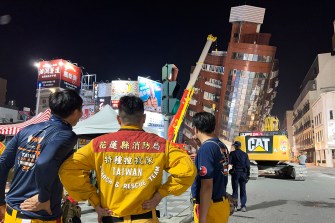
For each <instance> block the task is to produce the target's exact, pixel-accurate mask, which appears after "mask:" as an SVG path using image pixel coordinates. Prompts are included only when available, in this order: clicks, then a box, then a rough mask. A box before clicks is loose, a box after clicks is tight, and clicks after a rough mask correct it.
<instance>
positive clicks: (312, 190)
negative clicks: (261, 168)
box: [229, 167, 335, 223]
mask: <svg viewBox="0 0 335 223" xmlns="http://www.w3.org/2000/svg"><path fill="white" fill-rule="evenodd" d="M307 174H308V177H307V179H306V180H305V181H292V180H290V179H278V178H266V177H260V178H259V179H258V180H253V181H249V183H248V184H247V195H248V201H247V209H248V211H247V212H239V211H238V212H235V213H234V215H233V216H231V217H230V219H229V223H235V222H236V223H237V222H238V223H249V222H294V223H296V222H301V223H305V222H318V223H335V168H322V167H309V168H308V173H307Z"/></svg>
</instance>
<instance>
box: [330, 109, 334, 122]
mask: <svg viewBox="0 0 335 223" xmlns="http://www.w3.org/2000/svg"><path fill="white" fill-rule="evenodd" d="M329 119H330V120H333V119H334V115H333V110H330V111H329Z"/></svg>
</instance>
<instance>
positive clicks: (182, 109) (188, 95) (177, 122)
mask: <svg viewBox="0 0 335 223" xmlns="http://www.w3.org/2000/svg"><path fill="white" fill-rule="evenodd" d="M215 41H216V37H214V36H212V35H208V37H207V42H206V45H205V47H204V49H203V50H202V53H201V55H200V58H199V60H198V62H197V64H196V66H195V68H194V70H193V73H192V74H191V75H190V80H189V82H188V84H187V86H186V89H185V90H184V93H183V96H182V98H181V99H180V106H179V108H178V111H177V113H176V114H175V115H174V117H173V119H172V121H171V123H170V125H169V129H168V140H169V141H170V142H172V143H175V142H176V140H177V136H178V131H179V129H180V126H181V123H182V122H183V120H184V118H185V115H186V111H187V108H188V106H189V104H190V100H191V99H192V95H193V93H194V84H195V82H196V81H197V78H198V76H199V73H200V70H201V68H202V65H203V63H204V61H205V59H206V56H207V53H208V51H209V49H210V47H211V45H212V43H213V42H215Z"/></svg>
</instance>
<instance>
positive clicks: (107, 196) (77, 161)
mask: <svg viewBox="0 0 335 223" xmlns="http://www.w3.org/2000/svg"><path fill="white" fill-rule="evenodd" d="M90 170H95V171H96V175H97V182H98V185H99V193H97V190H96V188H95V187H94V186H93V185H91V184H90V180H89V171H90ZM163 170H165V171H167V172H168V173H170V176H169V177H168V180H167V182H166V183H164V184H163V185H162V176H163ZM59 174H60V178H61V181H62V183H63V185H64V187H65V189H66V190H67V191H68V193H69V195H70V196H71V197H73V198H74V199H75V200H78V201H79V200H89V202H90V203H91V204H92V205H93V206H94V207H95V206H97V205H100V206H101V207H103V208H108V209H110V210H111V211H112V212H113V216H117V217H123V216H127V215H135V214H142V213H145V212H148V210H144V209H142V203H143V202H144V201H146V200H149V199H151V198H152V196H153V195H154V193H155V192H157V191H158V192H159V193H160V195H161V196H162V197H165V196H167V195H168V194H173V195H180V194H182V193H183V192H185V191H186V190H187V189H188V188H189V187H190V186H191V185H192V183H193V181H194V178H195V175H196V169H195V166H194V164H193V162H192V160H191V159H190V158H189V156H188V154H187V153H185V152H184V151H182V149H180V148H178V147H175V146H172V145H171V144H170V143H169V142H168V141H167V140H166V139H164V138H161V137H159V136H157V135H155V134H152V133H147V132H144V131H143V130H141V129H138V128H136V127H134V126H125V127H123V128H122V129H121V130H120V131H118V132H115V133H110V134H106V135H102V136H100V137H97V138H95V139H93V140H92V141H91V142H90V143H89V144H87V145H86V146H84V147H82V148H80V149H79V150H78V151H77V152H75V153H74V155H73V156H71V157H70V158H69V159H67V160H66V161H65V162H64V163H63V165H62V166H61V168H60V172H59Z"/></svg>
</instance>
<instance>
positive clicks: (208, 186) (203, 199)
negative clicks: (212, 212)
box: [199, 179, 213, 223]
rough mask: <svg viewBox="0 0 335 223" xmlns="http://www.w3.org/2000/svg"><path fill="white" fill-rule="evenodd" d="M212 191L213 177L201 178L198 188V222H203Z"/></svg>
mask: <svg viewBox="0 0 335 223" xmlns="http://www.w3.org/2000/svg"><path fill="white" fill-rule="evenodd" d="M212 193H213V179H202V180H201V188H200V206H199V210H200V211H199V223H205V222H207V221H206V218H207V214H208V209H209V206H210V205H211V200H212Z"/></svg>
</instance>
